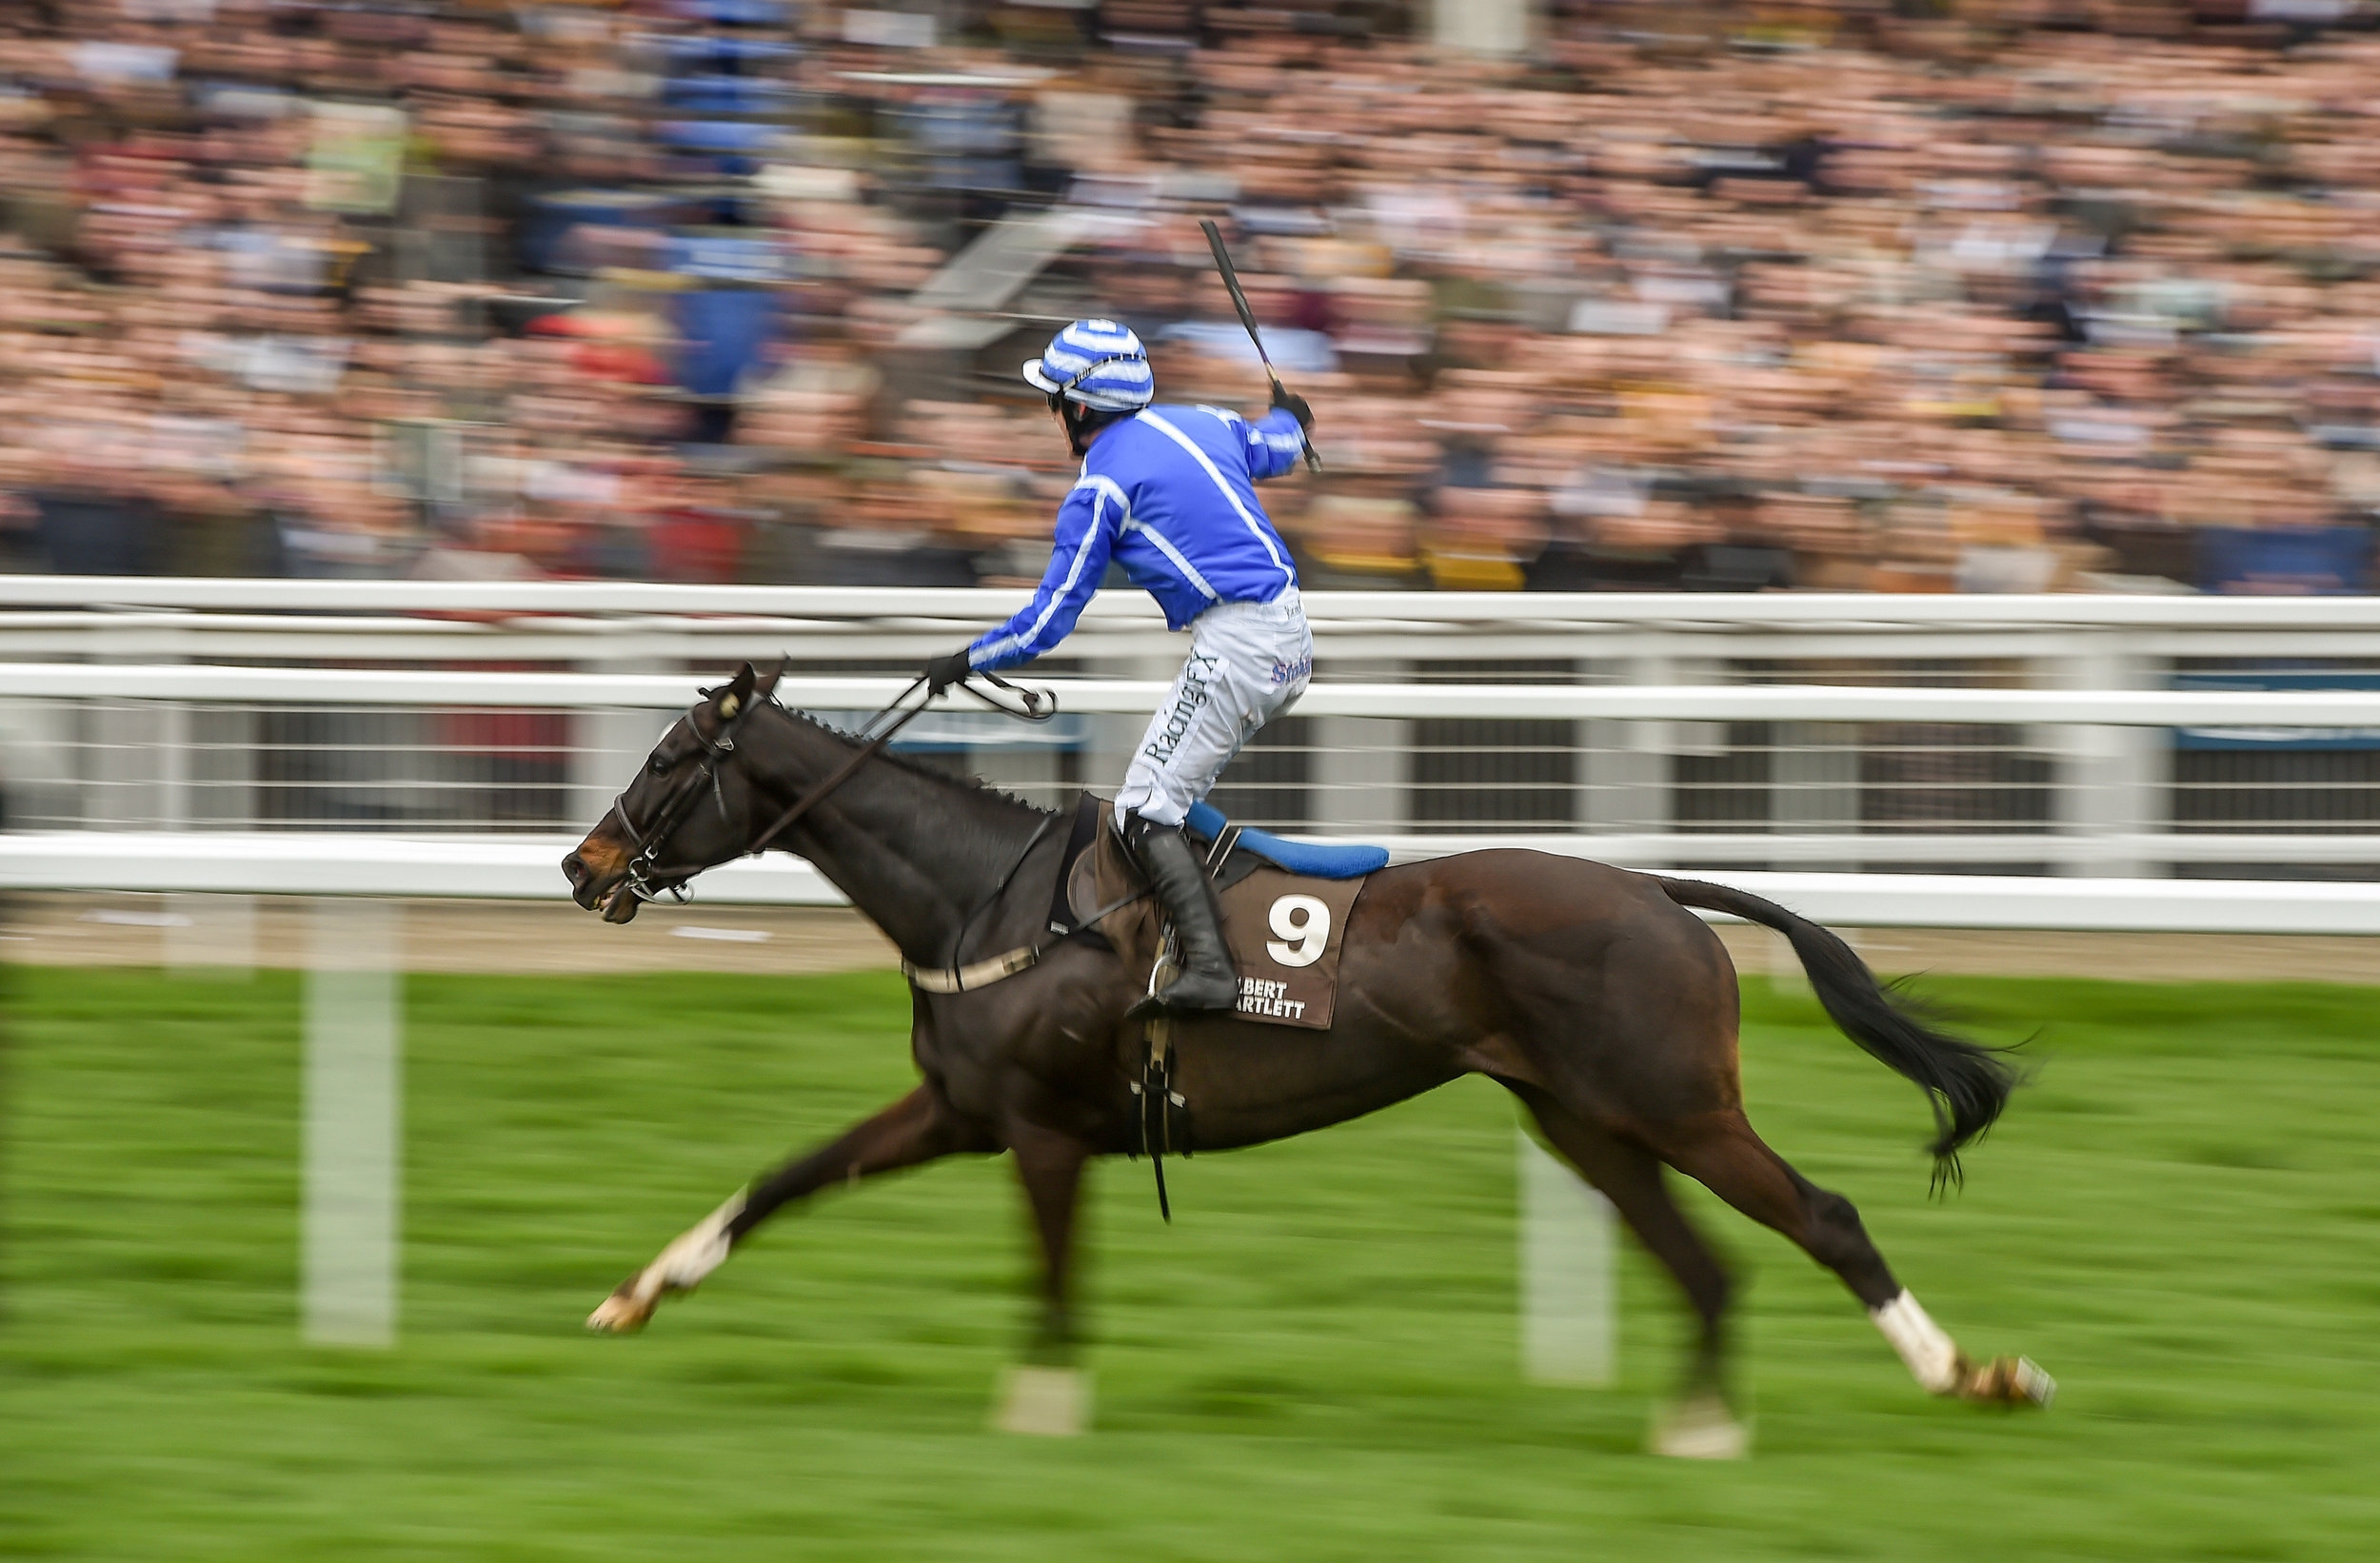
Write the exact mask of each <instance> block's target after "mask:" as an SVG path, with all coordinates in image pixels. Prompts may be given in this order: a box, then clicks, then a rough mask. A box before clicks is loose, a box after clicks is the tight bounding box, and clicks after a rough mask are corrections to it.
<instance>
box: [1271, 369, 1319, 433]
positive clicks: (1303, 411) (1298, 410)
mask: <svg viewBox="0 0 2380 1563" xmlns="http://www.w3.org/2000/svg"><path fill="white" fill-rule="evenodd" d="M1273 406H1277V407H1287V408H1288V409H1289V416H1291V417H1292V418H1295V419H1297V420H1298V427H1299V428H1300V429H1302V430H1303V431H1305V432H1306V433H1308V434H1311V433H1313V432H1314V408H1313V406H1311V405H1309V404H1308V403H1307V401H1306V399H1305V398H1304V397H1302V396H1299V394H1298V393H1297V392H1296V391H1294V390H1291V389H1290V388H1289V387H1288V386H1284V385H1282V384H1281V383H1280V382H1279V381H1278V380H1276V381H1274V382H1273Z"/></svg>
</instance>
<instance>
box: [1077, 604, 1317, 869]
mask: <svg viewBox="0 0 2380 1563" xmlns="http://www.w3.org/2000/svg"><path fill="white" fill-rule="evenodd" d="M1313 676H1314V634H1313V632H1312V631H1311V630H1309V629H1308V628H1307V627H1306V616H1305V608H1304V606H1303V605H1302V604H1301V603H1299V597H1298V588H1297V587H1295V586H1292V587H1290V588H1289V589H1287V590H1286V591H1284V592H1282V593H1281V594H1280V595H1279V597H1276V598H1275V599H1273V601H1271V602H1270V603H1217V604H1216V605H1215V606H1214V607H1211V608H1209V609H1207V610H1206V611H1205V612H1204V613H1201V614H1200V615H1199V616H1198V617H1197V618H1196V619H1194V620H1192V621H1191V622H1190V660H1189V661H1187V662H1185V663H1182V664H1181V673H1180V676H1179V677H1178V678H1176V679H1175V680H1174V687H1173V688H1172V689H1171V690H1170V691H1169V692H1168V693H1167V694H1166V697H1165V703H1164V704H1162V705H1160V706H1159V707H1158V708H1157V715H1156V716H1154V717H1152V718H1150V719H1149V730H1148V731H1147V732H1146V733H1143V734H1142V735H1141V736H1140V748H1139V749H1138V750H1136V751H1134V753H1133V756H1132V763H1131V765H1130V766H1128V767H1127V768H1126V769H1125V771H1124V784H1123V789H1122V790H1121V792H1119V793H1117V795H1116V817H1117V818H1118V819H1119V820H1121V819H1122V818H1123V815H1124V811H1125V810H1127V809H1130V810H1133V811H1135V812H1137V813H1138V814H1140V817H1141V818H1142V819H1144V820H1150V821H1155V822H1156V823H1158V824H1160V825H1178V824H1180V823H1181V821H1182V817H1183V816H1184V815H1186V814H1188V813H1189V812H1190V805H1191V804H1193V803H1195V802H1197V801H1199V800H1200V799H1202V798H1204V797H1205V796H1206V795H1207V794H1208V793H1209V792H1210V791H1212V790H1213V789H1214V786H1215V782H1216V779H1217V778H1218V777H1220V776H1221V775H1222V774H1223V767H1224V766H1226V765H1228V764H1230V763H1231V758H1232V756H1234V755H1236V754H1238V753H1239V752H1240V745H1241V744H1244V743H1246V742H1248V740H1249V739H1251V738H1253V737H1254V736H1255V735H1256V730H1257V729H1258V728H1259V727H1261V726H1263V725H1264V724H1265V723H1266V722H1270V721H1271V720H1272V719H1273V718H1274V717H1275V716H1277V715H1279V713H1280V712H1282V711H1285V710H1287V709H1288V708H1289V707H1290V706H1291V705H1293V704H1295V703H1296V702H1297V699H1298V697H1299V695H1302V694H1304V693H1305V692H1306V682H1307V681H1308V680H1309V679H1311V678H1312V677H1313Z"/></svg>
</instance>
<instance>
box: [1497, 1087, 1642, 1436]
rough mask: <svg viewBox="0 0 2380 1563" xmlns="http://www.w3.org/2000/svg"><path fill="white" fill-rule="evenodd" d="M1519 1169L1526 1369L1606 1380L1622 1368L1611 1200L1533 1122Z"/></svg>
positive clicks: (1601, 1383)
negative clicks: (1533, 1133)
mask: <svg viewBox="0 0 2380 1563" xmlns="http://www.w3.org/2000/svg"><path fill="white" fill-rule="evenodd" d="M1515 1138H1517V1142H1518V1145H1519V1172H1520V1372H1521V1376H1522V1377H1523V1378H1525V1379H1527V1380H1528V1381H1529V1382H1530V1383H1532V1384H1565V1385H1572V1386H1582V1387H1588V1388H1597V1389H1599V1388H1602V1387H1605V1386H1607V1385H1609V1384H1610V1383H1611V1382H1612V1381H1613V1380H1614V1379H1615V1378H1616V1377H1617V1376H1618V1365H1619V1355H1618V1351H1617V1349H1616V1347H1617V1340H1618V1335H1619V1329H1618V1321H1617V1308H1616V1302H1617V1298H1618V1293H1619V1288H1618V1285H1617V1283H1616V1278H1615V1276H1614V1272H1613V1266H1612V1258H1613V1256H1612V1220H1613V1217H1612V1204H1611V1201H1610V1200H1608V1199H1606V1198H1604V1197H1603V1196H1602V1195H1600V1194H1598V1193H1597V1192H1596V1191H1595V1190H1594V1189H1593V1188H1591V1187H1590V1186H1588V1184H1587V1183H1586V1182H1585V1181H1584V1180H1583V1179H1581V1178H1580V1177H1579V1176H1578V1175H1577V1173H1575V1172H1573V1171H1571V1169H1570V1168H1569V1167H1568V1166H1567V1165H1566V1164H1564V1163H1563V1162H1562V1161H1560V1160H1559V1159H1557V1157H1554V1156H1552V1155H1551V1154H1549V1153H1548V1152H1547V1151H1546V1149H1545V1148H1544V1147H1543V1146H1541V1145H1539V1144H1538V1143H1537V1141H1536V1140H1534V1139H1532V1138H1529V1135H1528V1132H1527V1131H1526V1130H1523V1131H1520V1132H1519V1133H1518V1134H1517V1136H1516V1137H1515Z"/></svg>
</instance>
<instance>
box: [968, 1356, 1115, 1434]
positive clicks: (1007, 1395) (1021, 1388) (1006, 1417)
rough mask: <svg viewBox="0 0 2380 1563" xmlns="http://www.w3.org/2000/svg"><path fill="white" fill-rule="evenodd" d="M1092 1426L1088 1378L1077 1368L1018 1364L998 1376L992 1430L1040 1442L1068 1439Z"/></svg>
mask: <svg viewBox="0 0 2380 1563" xmlns="http://www.w3.org/2000/svg"><path fill="white" fill-rule="evenodd" d="M1090 1426H1091V1375H1090V1374H1088V1373H1087V1372H1085V1371H1083V1370H1082V1369H1080V1368H1035V1367H1028V1366H1025V1365H1023V1364H1019V1365H1017V1366H1015V1367H1012V1368H1007V1369H1004V1370H1003V1371H1002V1374H1001V1380H1000V1389H999V1392H998V1394H997V1395H995V1397H994V1399H993V1401H992V1427H993V1430H994V1431H995V1432H1000V1433H1021V1434H1027V1435H1030V1436H1033V1437H1041V1438H1071V1437H1074V1436H1076V1435H1078V1434H1082V1433H1084V1432H1087V1431H1089V1429H1090Z"/></svg>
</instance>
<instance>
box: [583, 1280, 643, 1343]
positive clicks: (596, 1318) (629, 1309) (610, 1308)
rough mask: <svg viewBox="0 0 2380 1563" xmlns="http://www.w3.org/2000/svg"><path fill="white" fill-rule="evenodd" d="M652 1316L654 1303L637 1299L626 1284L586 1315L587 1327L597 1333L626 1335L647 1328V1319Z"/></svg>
mask: <svg viewBox="0 0 2380 1563" xmlns="http://www.w3.org/2000/svg"><path fill="white" fill-rule="evenodd" d="M652 1316H653V1305H652V1304H651V1303H650V1302H639V1301H637V1300H636V1295H635V1294H634V1293H633V1292H631V1291H629V1290H628V1288H626V1287H625V1286H624V1287H622V1288H621V1289H620V1290H619V1291H617V1292H614V1293H613V1294H612V1295H611V1296H607V1297H605V1299H604V1300H603V1303H602V1305H601V1306H599V1307H598V1308H597V1309H596V1310H595V1311H594V1312H593V1313H591V1314H589V1315H587V1316H586V1327H587V1328H588V1329H590V1330H592V1331H594V1332H595V1333H596V1334H597V1335H629V1334H632V1333H633V1332H635V1331H638V1330H642V1329H643V1328H645V1320H646V1319H649V1318H651V1317H652Z"/></svg>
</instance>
